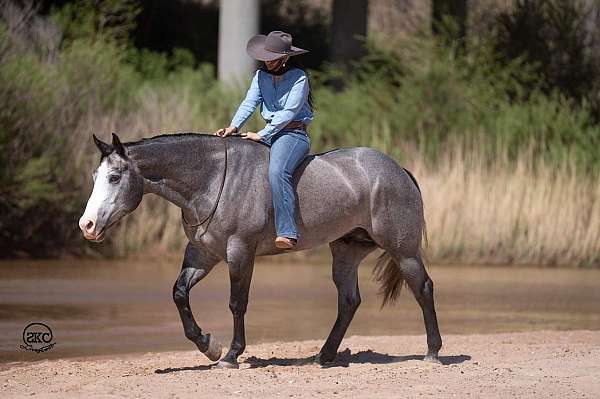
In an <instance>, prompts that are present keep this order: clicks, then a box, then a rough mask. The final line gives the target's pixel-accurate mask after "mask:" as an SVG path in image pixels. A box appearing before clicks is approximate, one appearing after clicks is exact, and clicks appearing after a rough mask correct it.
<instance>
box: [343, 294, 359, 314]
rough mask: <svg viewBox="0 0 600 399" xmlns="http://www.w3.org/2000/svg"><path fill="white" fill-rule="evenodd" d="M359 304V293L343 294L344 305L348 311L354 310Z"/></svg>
mask: <svg viewBox="0 0 600 399" xmlns="http://www.w3.org/2000/svg"><path fill="white" fill-rule="evenodd" d="M360 304H361V299H360V295H358V294H354V295H345V296H344V305H346V307H347V308H348V309H349V310H350V311H352V312H356V309H358V307H359V306H360Z"/></svg>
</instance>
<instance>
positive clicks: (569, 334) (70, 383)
mask: <svg viewBox="0 0 600 399" xmlns="http://www.w3.org/2000/svg"><path fill="white" fill-rule="evenodd" d="M321 342H322V341H303V342H278V343H268V344H260V345H249V346H248V347H247V349H246V352H245V354H244V355H243V356H242V357H241V358H240V361H241V365H240V366H241V367H240V369H239V370H217V369H211V368H210V361H209V360H208V359H206V358H205V357H204V356H203V355H202V354H200V353H199V352H197V351H193V350H190V351H179V352H160V353H145V354H129V355H118V356H101V357H93V358H85V359H61V360H48V361H40V362H35V363H21V364H16V363H8V364H6V363H5V364H2V365H0V385H1V386H2V390H1V392H2V394H1V396H2V397H3V398H12V397H31V396H34V397H38V398H39V397H43V398H47V397H48V398H64V397H81V398H95V397H103V398H104V397H128V398H135V397H161V398H192V397H193V398H205V397H208V398H211V399H217V398H225V397H227V398H231V397H234V398H235V397H240V398H269V397H275V398H283V397H286V398H299V397H332V398H337V397H352V398H373V397H376V398H398V397H403V398H404V397H408V398H411V397H427V396H431V397H436V398H449V397H459V398H464V397H473V398H483V397H485V398H507V397H518V398H534V397H535V398H540V397H556V398H586V397H587V398H597V397H600V331H543V332H526V333H508V334H490V335H446V336H445V337H444V348H443V349H442V352H441V360H442V362H443V365H438V364H433V363H428V362H424V361H422V360H421V359H422V353H423V352H424V347H425V337H424V336H397V337H391V336H378V337H362V336H361V337H358V336H355V337H349V338H347V339H345V340H344V341H343V342H342V345H341V347H340V349H341V350H340V354H339V355H338V361H337V363H336V364H334V365H333V366H332V367H321V366H319V365H316V364H314V363H312V362H311V356H313V355H314V354H315V353H316V352H317V351H318V349H319V346H320V344H321Z"/></svg>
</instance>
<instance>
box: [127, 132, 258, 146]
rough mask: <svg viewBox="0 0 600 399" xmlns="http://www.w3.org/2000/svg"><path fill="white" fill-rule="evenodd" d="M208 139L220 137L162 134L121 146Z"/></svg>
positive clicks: (203, 134) (207, 134)
mask: <svg viewBox="0 0 600 399" xmlns="http://www.w3.org/2000/svg"><path fill="white" fill-rule="evenodd" d="M207 137H210V138H211V139H220V138H221V137H219V136H215V135H214V134H210V133H163V134H159V135H156V136H153V137H145V138H142V139H140V140H137V141H131V142H129V143H123V145H125V146H126V147H134V146H138V145H144V144H157V143H164V144H168V143H173V142H178V141H182V140H186V139H191V140H193V139H201V138H207ZM229 137H242V135H241V134H232V135H230V136H228V138H229ZM259 144H263V145H266V144H265V143H259Z"/></svg>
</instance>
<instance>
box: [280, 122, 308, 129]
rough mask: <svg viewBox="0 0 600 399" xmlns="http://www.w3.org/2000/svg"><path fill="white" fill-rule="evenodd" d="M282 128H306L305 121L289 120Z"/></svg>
mask: <svg viewBox="0 0 600 399" xmlns="http://www.w3.org/2000/svg"><path fill="white" fill-rule="evenodd" d="M284 129H302V130H306V123H304V122H302V121H291V122H290V123H288V124H287V125H285V127H284Z"/></svg>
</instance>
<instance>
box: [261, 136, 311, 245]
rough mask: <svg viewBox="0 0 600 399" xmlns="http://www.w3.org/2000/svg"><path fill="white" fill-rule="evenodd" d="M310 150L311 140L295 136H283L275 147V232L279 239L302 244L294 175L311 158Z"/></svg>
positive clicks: (271, 170) (272, 181)
mask: <svg viewBox="0 0 600 399" xmlns="http://www.w3.org/2000/svg"><path fill="white" fill-rule="evenodd" d="M309 149H310V141H309V139H308V137H307V136H306V135H304V134H301V133H295V132H282V133H281V134H280V135H278V136H277V137H276V138H275V139H274V140H273V142H272V144H271V155H270V159H269V183H270V185H271V194H272V198H273V207H274V210H275V230H276V232H277V236H278V237H287V238H291V239H294V240H298V230H297V228H296V221H295V214H296V197H295V193H294V184H293V174H294V170H295V169H296V167H298V165H299V164H300V163H301V162H302V160H303V159H304V157H305V156H306V154H308V151H309Z"/></svg>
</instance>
